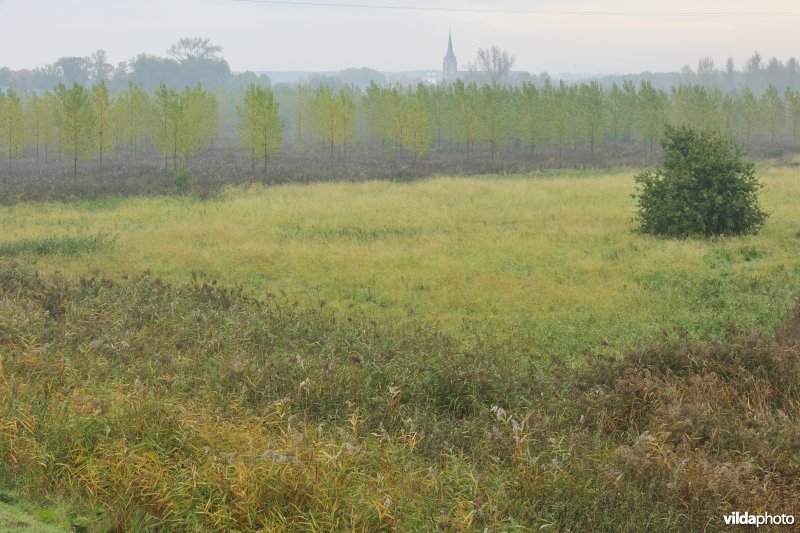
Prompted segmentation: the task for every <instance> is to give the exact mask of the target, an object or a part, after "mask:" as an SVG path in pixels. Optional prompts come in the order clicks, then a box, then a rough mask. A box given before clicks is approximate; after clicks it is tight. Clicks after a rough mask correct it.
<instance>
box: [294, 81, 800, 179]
mask: <svg viewBox="0 0 800 533" xmlns="http://www.w3.org/2000/svg"><path fill="white" fill-rule="evenodd" d="M282 96H283V99H284V101H285V104H286V105H287V106H288V107H290V108H292V109H293V112H291V113H287V114H285V115H284V116H285V120H286V122H288V123H289V127H288V128H287V131H289V132H291V136H292V138H293V139H294V140H295V141H296V142H298V143H302V144H305V143H307V142H308V141H309V140H311V141H313V140H314V139H316V140H318V141H320V142H321V143H322V144H323V145H324V146H325V147H326V150H327V151H328V152H329V156H330V158H331V159H332V158H333V154H334V149H335V148H336V147H337V146H342V147H346V146H347V145H351V146H352V145H354V144H356V143H362V144H364V145H365V147H366V148H367V149H370V148H372V149H382V150H384V151H386V152H389V153H392V154H394V155H395V156H396V157H397V159H398V160H400V161H403V160H405V159H407V158H409V157H413V158H417V157H419V156H421V155H424V154H428V153H430V152H431V151H437V152H444V151H457V152H460V153H462V154H463V156H464V157H465V159H466V160H467V161H469V160H470V159H472V158H473V157H475V152H476V149H477V148H478V147H480V146H482V147H483V148H484V152H485V153H486V154H487V155H488V157H489V161H490V162H491V163H492V164H494V163H495V161H496V159H497V158H498V156H499V154H500V153H501V152H502V153H510V152H513V153H515V154H517V155H518V156H521V157H526V158H528V159H535V158H536V157H537V154H538V153H539V152H540V151H541V150H542V149H550V150H551V151H553V152H555V153H556V154H557V156H558V159H559V161H560V160H561V159H562V157H563V156H564V154H565V153H567V152H572V153H575V152H577V151H578V150H583V151H585V152H588V154H589V155H592V156H594V155H595V154H596V153H597V152H598V151H599V150H600V149H605V150H606V151H608V152H612V153H613V152H616V151H619V150H620V149H621V148H624V147H625V146H626V145H627V146H629V147H631V148H634V149H637V150H640V151H641V152H640V153H642V154H643V155H645V156H651V155H652V154H653V152H654V150H655V148H656V146H657V145H658V141H659V139H660V136H661V133H662V131H663V128H664V124H665V123H669V124H673V125H689V126H692V127H694V128H698V129H701V130H721V131H725V132H726V133H728V134H731V135H733V136H734V137H736V138H737V139H739V140H740V142H742V143H743V144H745V145H752V144H754V143H759V144H776V143H777V142H788V141H789V138H790V139H791V143H792V144H796V143H797V142H798V136H800V91H798V90H795V89H787V90H786V91H784V92H783V93H780V92H778V90H777V89H776V88H775V87H774V86H772V85H770V86H769V87H768V88H767V89H766V91H765V92H764V93H763V94H762V95H760V96H756V95H755V94H754V93H753V92H751V91H750V90H749V89H744V90H743V91H741V92H728V93H725V92H722V91H721V90H719V89H709V88H706V87H703V86H700V85H678V86H675V87H673V88H672V89H671V90H670V91H664V90H659V89H656V88H655V87H653V85H652V84H650V83H649V82H647V81H643V82H641V84H640V85H639V86H638V87H637V86H636V85H634V84H633V83H629V82H626V83H623V84H622V85H616V84H615V85H612V86H611V88H605V87H603V86H602V85H600V84H599V83H598V82H589V83H582V84H574V85H570V84H566V83H564V82H560V83H558V84H553V83H550V82H549V81H548V82H545V83H544V84H542V85H541V86H537V85H534V84H530V83H526V84H522V85H521V86H519V87H509V86H500V85H495V86H491V85H483V86H478V85H476V84H474V83H469V84H465V83H463V82H461V81H457V82H455V83H454V84H452V85H449V86H435V87H430V86H424V85H419V86H417V87H415V88H408V87H406V88H402V87H379V86H377V85H374V84H373V85H371V86H370V87H368V88H367V89H366V90H365V91H360V90H358V89H353V88H345V89H343V90H341V91H340V92H339V93H338V95H337V94H334V93H333V92H332V91H331V90H330V89H327V88H321V89H317V90H316V91H315V92H313V91H309V90H308V89H305V88H297V89H294V90H292V91H289V92H287V93H284V94H283V95H282ZM292 123H293V124H292ZM309 125H310V127H309ZM637 146H638V147H639V148H636V147H637ZM343 153H344V154H345V155H346V150H345V151H344V152H343Z"/></svg>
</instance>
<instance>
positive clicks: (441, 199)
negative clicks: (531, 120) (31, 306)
mask: <svg viewBox="0 0 800 533" xmlns="http://www.w3.org/2000/svg"><path fill="white" fill-rule="evenodd" d="M763 178H764V180H765V182H766V184H767V189H766V191H765V192H764V194H763V201H764V205H765V206H766V208H767V210H768V211H769V212H770V213H771V217H770V219H769V222H768V224H767V226H766V228H765V229H764V231H763V232H762V233H761V235H759V236H756V237H744V238H736V239H723V240H719V241H716V242H706V241H697V240H686V241H676V240H658V239H654V238H652V237H649V236H643V235H639V234H636V233H635V232H633V231H632V230H633V227H634V226H633V221H632V217H633V211H634V205H633V200H632V198H631V197H630V195H631V193H632V192H633V180H632V173H631V172H624V173H615V174H598V173H593V172H584V173H583V174H579V175H578V176H574V175H561V176H558V175H556V176H553V177H541V176H540V177H537V178H533V179H527V178H521V177H518V178H514V177H511V178H502V177H486V178H476V179H454V178H439V179H431V180H426V181H421V182H414V183H404V184H399V183H387V182H371V183H364V184H349V183H336V184H315V185H307V186H285V187H276V188H270V189H250V190H242V189H235V190H231V191H229V192H227V193H225V194H223V195H222V196H221V197H219V198H216V199H214V200H212V201H209V202H199V201H197V200H194V199H193V198H189V197H159V198H145V199H129V200H101V201H95V202H83V203H77V204H46V205H41V204H33V205H18V206H14V207H5V208H2V209H0V235H2V239H1V241H2V242H0V255H6V256H14V257H17V258H24V259H25V261H26V262H28V261H30V262H33V263H34V264H35V265H36V266H37V268H38V269H40V270H41V271H43V272H54V271H61V272H64V273H66V274H67V275H68V276H71V277H77V276H80V275H83V274H85V273H86V272H87V271H91V270H94V269H96V270H98V271H100V272H103V273H104V274H107V275H110V276H120V275H123V274H125V275H133V274H136V273H138V272H142V271H145V270H148V271H150V272H152V274H153V275H155V276H160V277H163V278H165V279H168V280H172V281H186V280H188V279H189V277H190V275H191V273H196V274H197V275H198V276H199V278H200V279H201V280H210V279H216V280H219V281H220V282H221V283H223V284H226V285H238V286H242V287H243V288H244V289H245V291H246V293H247V294H250V295H253V296H256V297H259V298H263V297H265V296H266V295H268V294H273V295H277V296H278V297H279V298H287V299H289V300H291V301H298V302H299V303H300V304H301V305H303V306H307V307H319V306H323V305H327V306H329V307H330V308H333V309H336V310H339V311H346V312H352V311H353V310H356V311H358V312H362V313H364V314H365V315H367V316H369V317H371V318H373V319H375V320H385V321H389V322H398V321H399V322H409V321H416V320H419V319H422V320H424V321H430V322H433V323H435V324H437V325H439V326H440V327H442V328H443V329H444V330H445V331H447V332H450V333H454V334H456V335H457V336H463V334H467V335H469V334H471V333H478V334H481V335H483V336H487V335H488V336H500V337H506V338H508V337H510V338H513V339H515V340H518V341H519V344H520V349H524V350H525V351H526V352H529V353H533V354H536V353H541V354H551V353H561V354H572V353H578V352H580V351H581V350H582V349H585V348H587V347H590V348H596V347H598V346H599V345H600V343H602V344H604V345H605V344H609V345H610V349H612V350H614V349H617V350H618V349H619V348H620V347H622V346H623V345H626V344H629V343H631V342H634V341H637V340H638V339H640V338H641V337H643V336H652V335H653V334H654V333H655V332H657V331H658V330H659V329H660V328H661V327H663V326H669V325H673V324H674V325H678V326H681V327H685V328H687V329H688V330H689V331H690V332H692V333H694V334H698V335H706V334H712V335H713V334H718V333H720V332H722V331H724V325H725V324H726V323H729V322H732V323H736V324H739V325H741V326H743V327H747V328H758V329H770V328H773V327H775V325H776V324H777V323H778V322H779V321H780V320H781V319H782V318H783V317H784V316H785V314H786V312H787V310H788V309H789V307H790V306H791V302H792V297H793V296H792V295H793V294H795V293H797V292H798V289H800V253H799V252H800V219H799V218H798V217H797V216H796V213H797V212H798V209H800V173H798V172H797V171H796V170H794V169H788V168H768V169H766V171H765V172H763ZM81 239H83V240H81ZM48 240H49V241H50V242H51V245H50V246H47V243H48ZM65 240H66V242H62V241H65ZM37 245H38V246H39V249H38V250H37V249H36V246H37ZM59 245H60V247H59Z"/></svg>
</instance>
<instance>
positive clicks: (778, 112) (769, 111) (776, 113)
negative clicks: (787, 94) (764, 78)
mask: <svg viewBox="0 0 800 533" xmlns="http://www.w3.org/2000/svg"><path fill="white" fill-rule="evenodd" d="M761 108H762V109H763V116H764V118H765V120H766V122H767V124H768V125H769V133H770V144H775V137H776V136H778V135H779V134H780V132H781V129H782V128H783V123H784V113H785V106H784V104H783V100H782V99H781V95H780V93H779V92H778V89H777V88H776V87H775V86H774V85H772V84H771V83H770V84H769V86H768V87H767V90H766V91H764V94H763V95H762V96H761Z"/></svg>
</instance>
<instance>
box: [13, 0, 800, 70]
mask: <svg viewBox="0 0 800 533" xmlns="http://www.w3.org/2000/svg"><path fill="white" fill-rule="evenodd" d="M749 4H750V3H746V2H742V1H736V2H719V1H714V2H706V3H704V4H703V6H701V7H700V8H699V9H701V10H702V11H697V10H698V7H697V6H696V3H691V4H690V3H688V2H685V1H679V2H672V3H669V4H666V3H662V2H657V3H655V4H651V5H650V7H649V9H650V10H651V11H647V12H644V11H632V10H634V9H636V6H637V4H636V3H633V2H628V1H626V0H616V1H613V2H606V3H605V4H604V5H603V6H598V5H597V4H596V3H591V4H590V3H585V2H580V1H574V2H572V1H571V2H568V3H565V2H559V3H555V2H548V1H544V2H537V3H536V4H535V5H534V6H533V7H534V8H536V9H540V10H541V11H540V12H537V13H530V12H529V11H526V10H530V9H531V7H532V6H531V4H530V3H528V2H519V1H507V2H500V3H497V2H493V3H488V2H480V1H469V2H453V1H450V0H442V1H440V2H437V3H436V4H435V5H434V6H433V8H426V7H424V6H428V4H427V3H421V2H417V1H412V2H407V3H405V4H404V6H405V7H403V8H402V9H385V8H387V7H390V3H389V2H385V1H384V2H372V3H370V4H369V6H370V7H371V9H360V8H355V7H345V6H338V7H333V6H330V5H322V6H321V5H316V6H311V5H285V4H273V3H268V2H267V3H265V2H240V1H232V0H228V1H221V0H200V1H195V2H191V3H189V2H188V1H186V0H179V1H176V2H171V3H169V4H167V5H164V4H163V3H160V2H155V1H153V0H145V1H143V2H130V1H122V2H115V3H114V4H113V5H109V4H108V3H103V2H98V1H97V0H86V1H84V2H80V3H78V4H77V5H74V4H71V5H65V4H64V3H63V2H55V1H53V0H44V1H41V2H35V3H33V2H22V1H19V0H0V17H2V19H3V20H4V21H6V22H7V23H8V22H11V23H10V24H7V28H4V31H3V32H2V34H0V50H2V51H3V52H0V66H6V67H10V68H11V69H13V70H20V69H32V68H36V67H41V66H43V65H45V64H48V63H51V62H53V61H55V60H57V59H58V58H60V57H69V56H77V57H81V56H86V55H88V54H90V53H92V52H93V51H95V50H97V49H103V50H105V51H106V52H107V53H108V58H109V62H110V63H112V64H114V65H117V64H119V63H120V62H122V61H128V60H130V59H131V58H133V57H135V56H137V55H138V54H148V55H156V56H164V55H166V50H167V48H168V47H169V46H170V44H172V43H173V42H175V41H177V40H178V39H180V38H182V37H193V36H202V37H208V38H210V39H211V41H212V42H214V43H215V44H218V45H220V46H222V48H223V56H224V57H225V59H226V60H227V61H228V62H229V64H230V67H231V70H232V71H234V72H245V71H252V72H286V71H291V72H336V71H339V70H343V69H346V68H360V67H367V68H372V69H375V70H378V71H380V72H407V71H417V70H439V69H441V62H442V58H443V57H444V55H445V52H446V45H447V32H448V29H452V32H453V43H454V47H455V54H456V56H457V57H458V61H459V66H460V69H463V68H464V67H466V65H467V64H468V63H469V62H471V61H473V60H474V58H475V55H476V51H477V49H478V48H486V47H489V46H492V45H497V46H499V47H500V48H502V49H505V50H508V51H509V52H510V53H511V54H513V55H514V56H515V57H516V60H517V61H516V65H515V70H517V71H524V72H530V73H541V72H549V73H553V74H560V73H586V74H624V73H636V72H674V71H677V70H679V69H680V68H681V67H682V66H683V65H686V64H688V65H691V66H694V65H695V64H696V62H697V60H698V59H699V58H700V57H703V56H710V57H712V58H713V59H714V61H715V62H716V64H717V65H724V64H725V62H726V61H727V59H728V58H729V57H732V58H733V59H734V61H735V62H736V65H737V66H740V65H742V64H743V63H744V61H745V60H746V59H747V58H748V57H750V55H752V53H753V52H754V51H759V52H760V53H761V54H762V55H763V56H764V57H767V58H768V57H773V56H774V57H778V58H781V59H784V60H785V59H787V58H789V57H793V56H796V55H798V54H797V52H796V45H795V39H794V34H795V26H796V22H797V20H798V19H800V12H798V13H793V12H791V9H792V8H793V4H792V3H789V2H786V1H772V2H762V3H761V4H760V5H759V10H760V11H759V12H756V13H752V12H748V11H747V10H748V6H749ZM365 6H366V4H365ZM662 6H665V7H662ZM374 8H377V9H374ZM436 8H440V9H442V11H437V10H436ZM420 9H430V10H425V11H419V10H420ZM446 9H462V10H463V11H445V10H446ZM486 9H509V10H519V11H520V12H517V13H499V12H496V11H495V12H490V13H487V12H482V11H481V10H486ZM548 9H550V10H552V9H562V10H565V11H561V12H559V13H557V14H553V13H552V11H551V12H549V14H545V13H548V11H547V10H548ZM600 9H603V10H604V11H603V12H599V11H597V10H600ZM750 9H752V8H750ZM470 10H472V11H470ZM588 10H591V12H589V11H588ZM693 10H696V11H693ZM648 13H659V15H658V16H656V15H655V14H653V15H649V14H648ZM670 13H672V14H674V15H673V16H667V15H668V14H670ZM745 13H748V14H745ZM65 22H66V23H65ZM31 28H37V31H36V32H31V31H30V29H31ZM412 37H413V38H412Z"/></svg>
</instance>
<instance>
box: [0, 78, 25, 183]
mask: <svg viewBox="0 0 800 533" xmlns="http://www.w3.org/2000/svg"><path fill="white" fill-rule="evenodd" d="M0 145H2V146H3V152H4V153H5V155H6V157H8V161H9V168H11V165H12V161H13V160H14V159H15V158H16V157H19V156H20V155H22V151H23V150H24V148H25V114H24V110H23V107H22V101H21V99H20V97H19V95H18V94H17V93H16V92H15V91H13V90H9V91H8V93H7V94H5V95H3V94H0Z"/></svg>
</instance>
